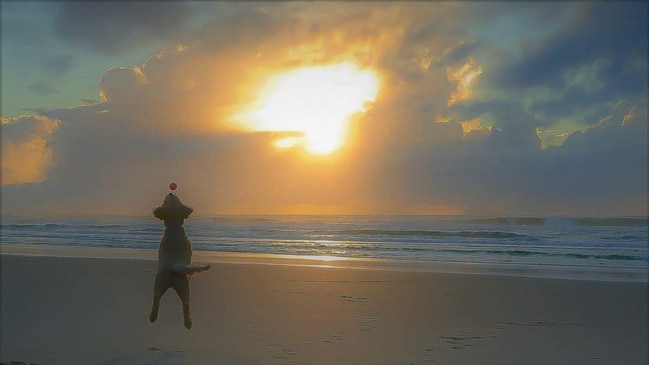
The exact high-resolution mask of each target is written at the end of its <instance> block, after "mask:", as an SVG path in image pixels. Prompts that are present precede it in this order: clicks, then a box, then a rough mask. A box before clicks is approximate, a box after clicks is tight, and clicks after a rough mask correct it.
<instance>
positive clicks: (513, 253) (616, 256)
mask: <svg viewBox="0 0 649 365" xmlns="http://www.w3.org/2000/svg"><path fill="white" fill-rule="evenodd" d="M443 251H446V252H452V253H459V254H476V253H486V254H492V255H493V254H495V255H508V256H518V257H524V256H554V257H557V256H560V257H567V258H571V259H596V260H624V261H645V260H646V259H645V258H643V257H641V256H634V255H622V254H608V255H597V254H585V253H574V252H569V253H554V252H541V251H529V250H443Z"/></svg>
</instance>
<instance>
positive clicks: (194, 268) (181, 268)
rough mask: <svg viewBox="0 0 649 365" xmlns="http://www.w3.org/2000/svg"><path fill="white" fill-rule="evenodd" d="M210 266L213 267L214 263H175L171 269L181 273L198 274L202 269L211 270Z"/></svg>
mask: <svg viewBox="0 0 649 365" xmlns="http://www.w3.org/2000/svg"><path fill="white" fill-rule="evenodd" d="M210 267H212V265H210V264H190V265H181V264H175V265H173V266H171V267H170V268H169V269H170V270H171V271H175V272H177V273H181V274H186V275H194V274H198V273H199V272H201V271H205V270H209V269H210Z"/></svg>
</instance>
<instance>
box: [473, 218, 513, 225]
mask: <svg viewBox="0 0 649 365" xmlns="http://www.w3.org/2000/svg"><path fill="white" fill-rule="evenodd" d="M462 222H465V223H469V224H484V225H488V226H508V225H509V219H507V218H504V217H496V218H475V219H467V220H465V221H462Z"/></svg>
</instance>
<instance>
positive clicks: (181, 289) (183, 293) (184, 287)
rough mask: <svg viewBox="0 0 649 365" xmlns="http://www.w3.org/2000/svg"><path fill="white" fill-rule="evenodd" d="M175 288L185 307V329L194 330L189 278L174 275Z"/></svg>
mask: <svg viewBox="0 0 649 365" xmlns="http://www.w3.org/2000/svg"><path fill="white" fill-rule="evenodd" d="M173 288H174V290H175V291H176V293H178V296H179V297H180V301H181V302H182V305H183V320H184V322H185V328H187V329H191V328H192V315H191V312H190V310H189V298H190V289H189V276H187V275H185V274H178V273H176V274H174V283H173Z"/></svg>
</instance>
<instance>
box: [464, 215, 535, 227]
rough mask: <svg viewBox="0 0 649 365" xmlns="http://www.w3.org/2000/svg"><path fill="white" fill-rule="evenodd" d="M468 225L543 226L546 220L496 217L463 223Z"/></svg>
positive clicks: (469, 220)
mask: <svg viewBox="0 0 649 365" xmlns="http://www.w3.org/2000/svg"><path fill="white" fill-rule="evenodd" d="M461 222H462V223H468V224H481V225H487V226H509V225H514V226H542V225H544V224H545V218H537V217H513V218H505V217H494V218H474V219H467V220H464V221H461Z"/></svg>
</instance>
